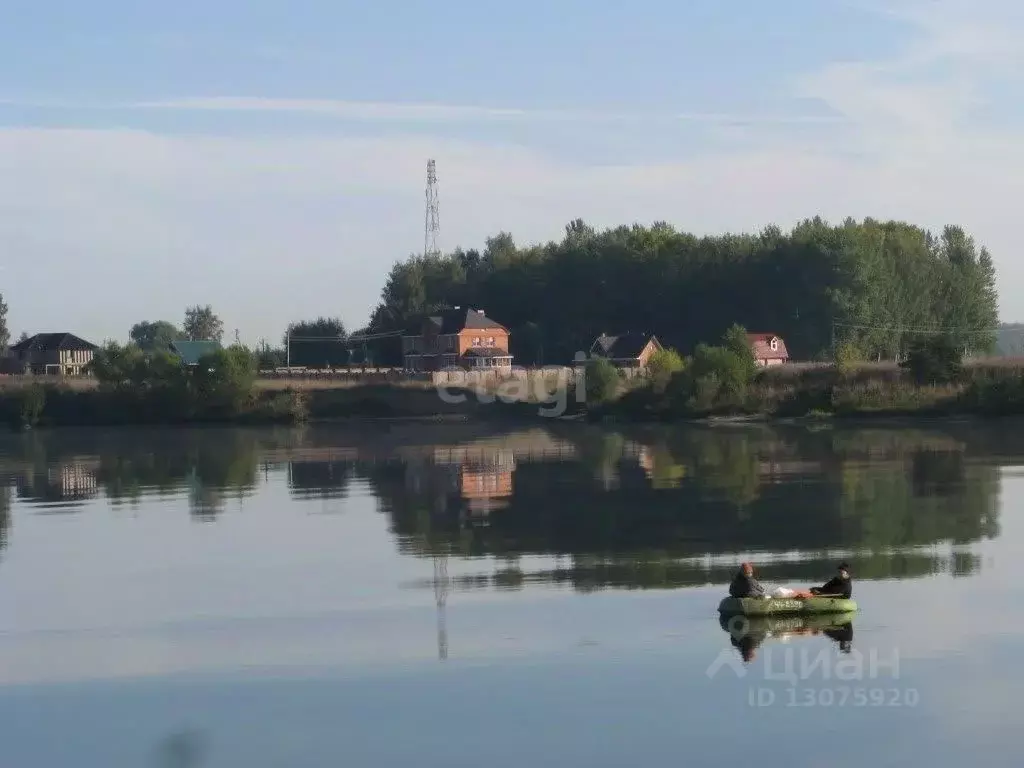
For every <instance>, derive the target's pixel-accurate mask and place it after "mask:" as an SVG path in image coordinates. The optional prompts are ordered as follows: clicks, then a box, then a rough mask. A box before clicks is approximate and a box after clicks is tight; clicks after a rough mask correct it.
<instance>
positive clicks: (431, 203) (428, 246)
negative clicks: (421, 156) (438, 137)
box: [423, 160, 441, 256]
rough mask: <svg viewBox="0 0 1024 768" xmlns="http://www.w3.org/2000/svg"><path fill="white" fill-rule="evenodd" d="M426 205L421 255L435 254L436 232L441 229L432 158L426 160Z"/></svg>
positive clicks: (435, 169)
mask: <svg viewBox="0 0 1024 768" xmlns="http://www.w3.org/2000/svg"><path fill="white" fill-rule="evenodd" d="M426 198H427V205H426V211H425V212H424V220H423V255H424V256H437V255H438V253H439V251H438V250H437V234H438V232H440V231H441V223H440V217H439V210H438V200H437V166H436V165H435V163H434V161H433V160H427V191H426Z"/></svg>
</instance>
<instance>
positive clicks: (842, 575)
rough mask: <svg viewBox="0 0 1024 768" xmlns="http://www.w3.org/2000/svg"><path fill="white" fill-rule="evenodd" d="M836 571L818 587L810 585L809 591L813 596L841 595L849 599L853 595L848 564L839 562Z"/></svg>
mask: <svg viewBox="0 0 1024 768" xmlns="http://www.w3.org/2000/svg"><path fill="white" fill-rule="evenodd" d="M836 570H837V573H836V575H835V576H833V577H832V578H831V579H829V580H828V581H826V582H825V583H824V584H822V585H821V586H820V587H811V589H810V593H811V595H813V596H815V597H841V598H843V599H844V600H849V599H850V598H851V597H852V596H853V580H852V579H851V578H850V566H848V565H847V564H846V563H840V564H839V567H838V568H837V569H836Z"/></svg>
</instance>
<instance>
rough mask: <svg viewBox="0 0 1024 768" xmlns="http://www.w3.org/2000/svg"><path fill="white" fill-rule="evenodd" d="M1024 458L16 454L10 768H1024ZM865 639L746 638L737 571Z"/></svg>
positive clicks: (4, 730) (793, 452)
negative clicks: (831, 600) (1023, 679)
mask: <svg viewBox="0 0 1024 768" xmlns="http://www.w3.org/2000/svg"><path fill="white" fill-rule="evenodd" d="M1022 464H1024V430H1021V429H1020V427H1019V425H1016V424H1013V423H1003V424H990V425H981V424H972V423H970V422H963V423H954V422H949V423H945V424H939V425H933V426H924V425H919V426H916V427H896V426H890V427H886V426H871V427H864V426H861V427H839V426H831V425H827V424H823V425H821V426H817V427H803V426H775V427H767V426H752V425H746V426H738V425H737V426H722V427H688V428H685V429H669V428H632V427H630V428H625V427H623V428H620V429H616V430H612V429H605V428H598V427H591V426H582V425H567V424H558V425H553V426H550V427H545V428H531V429H518V430H517V429H507V430H506V429H501V428H497V427H494V426H487V425H481V424H456V425H444V426H441V425H433V426H417V425H397V424H396V425H393V426H379V425H375V426H366V427H359V428H356V427H345V428H341V427H314V426H311V427H307V428H303V429H281V430H241V429H220V428H216V429H213V428H211V429H189V430H185V429H178V430H170V429H168V430H148V429H147V430H143V429H138V430H66V431H52V432H46V431H40V432H38V433H28V434H3V435H0V745H2V747H0V754H2V759H0V764H2V765H4V766H8V765H10V766H19V767H20V766H25V767H26V768H27V767H28V766H32V768H50V767H51V766H52V767H53V768H57V767H58V766H60V767H61V768H63V767H64V766H70V765H74V766H76V768H93V767H95V768H115V767H118V766H126V767H129V766H130V767H134V766H150V765H152V766H179V767H181V768H184V767H185V766H194V767H195V768H199V767H200V766H202V767H203V768H219V767H224V768H227V767H229V766H230V767H232V768H234V767H235V766H245V768H262V767H263V766H266V767H267V768H270V767H271V766H273V767H278V766H280V767H285V766H287V767H288V768H304V767H305V766H326V765H332V766H333V765H352V766H383V767H384V768H392V767H395V768H397V767H398V766H409V765H423V766H445V767H446V768H461V767H462V766H466V767H467V768H468V767H469V766H473V767H474V768H475V767H476V766H480V765H486V766H491V767H493V768H504V767H505V766H509V767H511V766H517V767H518V766H533V765H537V766H540V765H558V766H563V767H565V768H569V767H572V766H588V767H589V766H621V765H627V764H629V765H634V764H635V765H640V766H644V765H656V764H657V765H664V764H678V765H687V766H690V765H723V764H730V763H733V762H734V761H755V762H756V763H758V764H760V765H765V766H776V765H777V766H786V767H787V768H797V767H798V766H818V765H828V766H833V767H835V766H858V768H860V767H861V766H864V765H871V766H875V767H876V768H877V767H878V766H888V765H893V766H896V765H901V766H902V765H916V764H922V765H929V766H932V768H935V767H936V766H960V765H963V764H967V763H970V764H978V765H1007V766H1009V765H1017V764H1019V738H1018V733H1017V732H1016V725H1015V724H1016V723H1017V722H1018V721H1017V719H1016V716H1015V715H1014V714H1013V713H1014V712H1015V711H1016V701H1015V699H1016V695H1015V694H1016V689H1017V682H1016V681H1018V680H1019V679H1020V678H1019V676H1020V674H1021V672H1022V666H1021V661H1020V657H1021V653H1022V652H1024V619H1022V618H1021V615H1020V614H1019V613H1018V612H1017V609H1018V607H1019V606H1020V605H1022V604H1024V600H1022V598H1024V586H1022V584H1024V582H1022V581H1021V577H1020V575H1019V555H1020V553H1021V552H1022V551H1024V516H1022V512H1021V505H1022V503H1024V473H1022V472H1021V469H1020V468H1021V466H1022ZM744 560H750V561H752V562H753V563H754V565H755V567H756V569H757V575H758V577H759V578H760V579H762V580H763V581H765V582H767V583H768V584H769V585H772V586H775V585H786V586H797V587H806V586H809V585H811V584H816V583H822V582H824V581H825V580H827V579H828V578H830V577H831V576H832V575H833V572H834V569H835V566H836V564H837V563H838V562H839V561H840V560H846V561H847V562H848V563H849V564H850V567H851V570H852V574H853V578H854V585H855V586H854V597H855V599H856V600H857V601H858V603H859V606H860V610H859V611H858V612H857V613H856V614H855V615H854V616H853V617H852V620H846V619H839V620H836V621H832V622H828V621H824V622H818V623H813V622H812V623H811V624H801V623H800V622H789V623H787V622H775V623H772V624H770V625H765V624H763V623H761V624H756V625H751V626H746V627H740V628H738V629H737V627H736V626H733V627H729V626H723V624H721V623H720V622H719V620H718V616H717V611H716V608H717V604H718V601H719V600H720V599H721V597H723V596H724V594H725V591H726V585H727V583H728V581H729V579H730V578H731V576H732V574H733V573H734V571H735V570H736V568H737V566H738V564H739V563H740V562H742V561H744Z"/></svg>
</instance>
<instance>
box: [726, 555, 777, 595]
mask: <svg viewBox="0 0 1024 768" xmlns="http://www.w3.org/2000/svg"><path fill="white" fill-rule="evenodd" d="M729 596H730V597H738V598H744V597H767V596H768V591H767V590H766V589H765V588H764V587H763V586H762V585H761V582H759V581H758V580H757V579H755V578H754V566H752V565H751V564H750V563H743V564H742V565H741V566H740V569H739V571H738V572H737V573H736V575H735V576H733V579H732V583H731V584H729Z"/></svg>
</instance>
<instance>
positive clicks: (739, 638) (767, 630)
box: [718, 613, 855, 663]
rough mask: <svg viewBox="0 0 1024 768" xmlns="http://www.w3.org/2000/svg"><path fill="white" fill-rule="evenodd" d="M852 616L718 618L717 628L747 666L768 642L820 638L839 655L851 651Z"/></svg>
mask: <svg viewBox="0 0 1024 768" xmlns="http://www.w3.org/2000/svg"><path fill="white" fill-rule="evenodd" d="M854 618H855V614H853V613H840V614H831V615H828V614H823V615H816V616H815V615H812V616H790V617H778V616H773V617H767V616H751V617H746V616H729V617H725V616H720V617H719V619H718V623H719V625H720V626H721V627H722V629H723V630H724V631H725V632H727V633H728V634H729V640H730V642H731V643H732V645H733V648H735V649H736V650H737V651H739V653H740V657H741V658H742V659H743V661H744V662H746V663H750V662H751V661H753V660H754V658H755V657H756V655H757V649H758V648H760V647H761V645H763V644H764V642H765V641H766V640H768V639H769V638H774V639H782V640H788V639H790V638H800V637H808V636H812V637H813V636H818V635H822V636H824V637H827V638H829V639H830V640H832V641H834V642H835V643H836V645H837V646H838V648H839V652H840V653H846V654H848V653H850V652H852V651H853V620H854Z"/></svg>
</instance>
